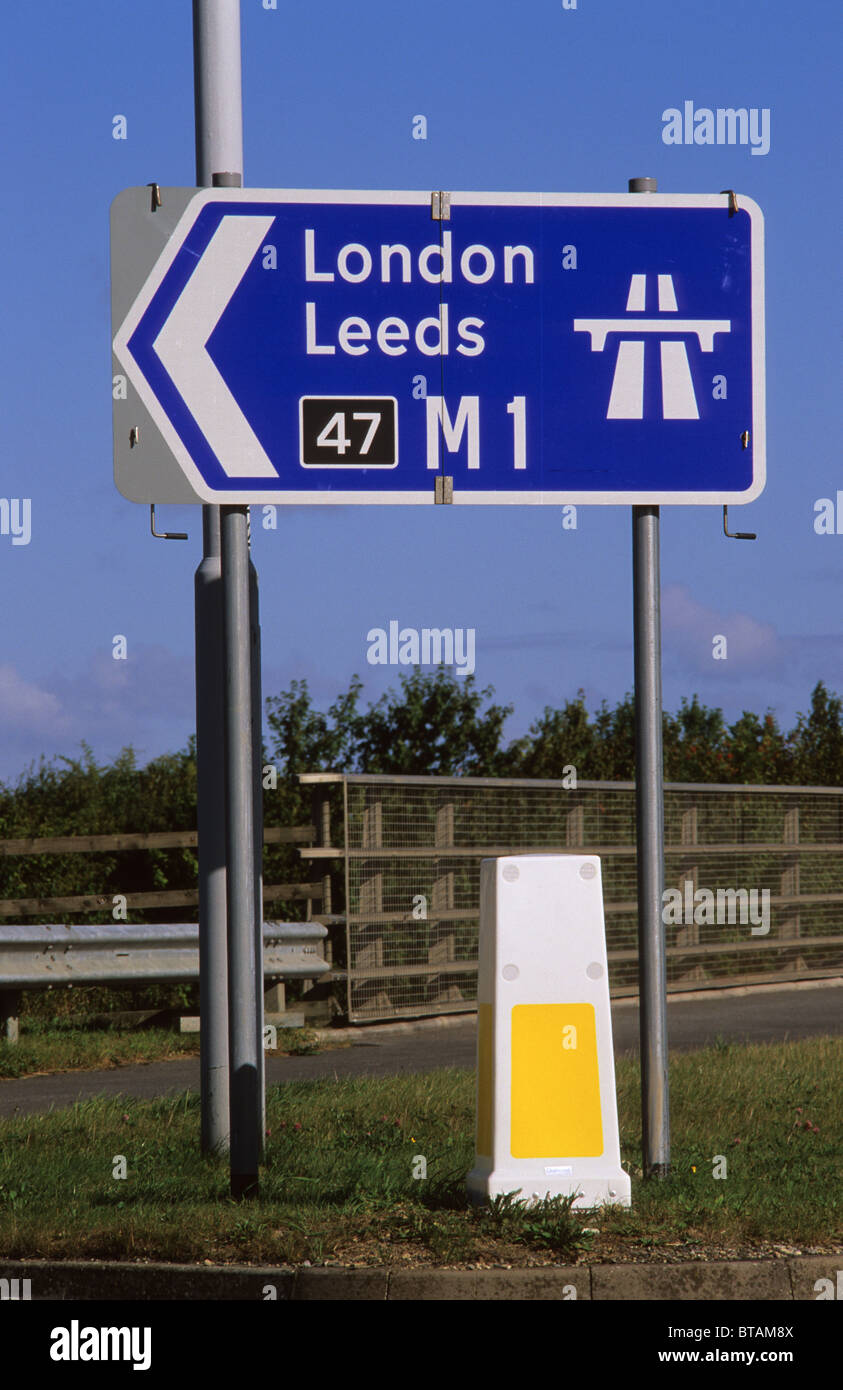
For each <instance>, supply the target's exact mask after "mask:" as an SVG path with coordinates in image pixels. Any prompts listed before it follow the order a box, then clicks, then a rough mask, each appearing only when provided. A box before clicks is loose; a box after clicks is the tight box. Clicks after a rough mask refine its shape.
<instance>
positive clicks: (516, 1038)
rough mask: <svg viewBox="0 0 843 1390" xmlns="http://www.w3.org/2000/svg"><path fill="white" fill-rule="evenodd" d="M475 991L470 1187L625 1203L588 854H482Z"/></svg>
mask: <svg viewBox="0 0 843 1390" xmlns="http://www.w3.org/2000/svg"><path fill="white" fill-rule="evenodd" d="M477 997H478V1030H477V1142H476V1154H475V1161H474V1167H473V1168H472V1170H471V1172H470V1173H469V1175H468V1191H469V1194H470V1196H471V1197H472V1198H474V1199H475V1200H479V1201H482V1200H484V1199H485V1198H487V1197H495V1196H498V1195H499V1194H500V1193H504V1192H514V1191H517V1192H518V1195H519V1198H520V1199H524V1200H527V1201H531V1200H534V1199H540V1198H542V1197H546V1196H550V1197H555V1196H557V1195H563V1194H564V1195H567V1194H570V1193H572V1192H578V1193H579V1194H580V1196H579V1197H578V1198H577V1200H576V1201H575V1203H574V1206H575V1207H594V1206H598V1205H600V1204H602V1203H605V1202H616V1203H619V1204H621V1205H623V1206H629V1205H630V1195H631V1194H630V1181H629V1175H628V1174H627V1173H625V1172H624V1170H623V1169H622V1167H621V1160H620V1141H619V1138H618V1109H617V1097H616V1094H615V1064H614V1057H613V1054H612V1018H611V1013H610V1009H609V973H608V966H607V962H606V932H605V927H604V923H603V890H602V885H601V881H600V860H599V858H598V857H597V856H596V855H579V854H523V855H517V856H511V857H507V858H503V859H484V860H483V864H482V866H481V877H480V972H479V980H478V995H477Z"/></svg>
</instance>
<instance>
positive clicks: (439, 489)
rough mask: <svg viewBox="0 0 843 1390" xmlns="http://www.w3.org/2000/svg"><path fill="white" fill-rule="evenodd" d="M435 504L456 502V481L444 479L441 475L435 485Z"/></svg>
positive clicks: (435, 480) (436, 479)
mask: <svg viewBox="0 0 843 1390" xmlns="http://www.w3.org/2000/svg"><path fill="white" fill-rule="evenodd" d="M433 500H434V502H453V500H454V480H453V478H443V477H442V475H441V473H440V475H439V477H438V478H435V479H434V483H433Z"/></svg>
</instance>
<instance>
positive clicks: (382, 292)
mask: <svg viewBox="0 0 843 1390" xmlns="http://www.w3.org/2000/svg"><path fill="white" fill-rule="evenodd" d="M434 207H438V199H434ZM112 295H113V322H114V367H113V396H114V441H115V478H116V481H117V485H118V487H119V488H120V490H121V491H122V492H123V493H124V495H125V496H127V497H129V498H131V499H132V500H134V501H138V502H184V501H191V500H192V501H202V502H218V503H226V502H228V503H250V502H251V503H261V502H263V503H266V502H278V503H285V502H286V503H299V504H301V503H320V502H321V503H331V504H333V505H337V504H342V503H372V502H375V503H391V504H401V503H424V504H432V503H433V501H434V499H435V495H436V493H435V489H434V483H435V482H436V480H437V479H440V480H441V478H442V477H443V476H444V477H448V478H451V479H452V480H453V500H454V502H455V503H457V504H472V503H486V504H496V503H497V504H500V503H515V504H523V503H528V504H541V503H551V504H560V503H563V502H594V503H608V504H618V503H637V504H646V503H651V504H663V503H693V504H697V503H700V504H709V505H710V504H720V503H726V504H729V503H736V502H747V501H751V500H752V499H753V498H755V497H757V496H758V495H759V493H760V492H761V491H762V489H763V486H764V468H765V464H764V454H765V448H764V302H763V218H762V215H761V212H760V209H759V208H758V207H757V206H756V204H755V203H753V202H752V200H751V199H748V198H745V197H743V196H742V195H738V197H737V212H735V204H734V201H733V198H732V197H730V196H729V195H725V194H724V195H715V194H706V195H690V194H682V195H676V196H672V195H665V194H648V195H646V196H642V195H634V194H633V195H630V194H624V195H621V194H526V193H511V194H483V193H452V194H451V196H450V210H449V213H448V215H447V216H445V217H438V216H435V215H432V207H431V195H430V193H410V192H406V193H364V192H334V191H297V190H265V189H204V190H199V191H197V190H186V189H162V190H161V206H160V208H157V209H153V208H151V207H150V199H149V193H148V190H146V189H127V190H126V191H125V192H124V193H122V194H120V195H119V196H118V198H117V199H115V202H114V204H113V205H112Z"/></svg>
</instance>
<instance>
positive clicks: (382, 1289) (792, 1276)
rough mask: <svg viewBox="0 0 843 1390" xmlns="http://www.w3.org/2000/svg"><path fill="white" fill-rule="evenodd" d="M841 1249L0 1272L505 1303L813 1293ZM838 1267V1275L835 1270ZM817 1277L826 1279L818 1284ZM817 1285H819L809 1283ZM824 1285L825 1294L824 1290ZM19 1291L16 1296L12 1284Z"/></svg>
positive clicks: (35, 1287)
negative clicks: (580, 1259) (547, 1261)
mask: <svg viewBox="0 0 843 1390" xmlns="http://www.w3.org/2000/svg"><path fill="white" fill-rule="evenodd" d="M841 1265H843V1254H837V1255H834V1254H831V1255H807V1256H799V1257H794V1258H790V1259H781V1260H731V1261H718V1262H713V1263H704V1262H702V1261H693V1262H686V1263H677V1264H654V1263H642V1264H626V1265H621V1264H618V1265H612V1264H592V1265H587V1264H583V1265H571V1266H568V1267H559V1266H546V1267H542V1268H531V1269H430V1268H418V1269H392V1268H382V1267H361V1268H358V1269H342V1268H337V1267H331V1266H327V1267H326V1266H320V1267H318V1268H312V1269H311V1268H308V1267H306V1266H302V1267H299V1268H295V1269H294V1268H291V1267H289V1266H285V1267H280V1268H279V1267H272V1266H254V1265H170V1264H157V1263H156V1264H153V1263H150V1264H126V1263H123V1262H118V1261H107V1262H102V1263H96V1262H93V1261H81V1260H73V1261H70V1260H68V1261H41V1260H8V1261H0V1279H8V1280H15V1279H16V1280H18V1281H20V1280H23V1279H28V1280H30V1283H31V1298H32V1300H33V1301H44V1302H47V1301H62V1300H64V1301H75V1300H92V1299H96V1300H103V1301H108V1302H131V1301H133V1300H138V1301H144V1302H146V1301H155V1300H171V1299H179V1300H183V1299H188V1300H191V1301H199V1302H204V1301H210V1300H218V1301H226V1302H227V1301H231V1300H238V1301H252V1302H255V1301H261V1300H263V1301H267V1300H278V1301H288V1300H291V1299H292V1300H308V1301H312V1300H319V1301H342V1302H345V1301H348V1300H358V1299H359V1300H367V1301H375V1302H384V1301H402V1302H406V1301H414V1302H415V1301H420V1300H439V1301H447V1302H452V1301H453V1300H455V1299H456V1300H460V1301H478V1300H484V1301H487V1300H505V1301H507V1302H536V1301H540V1300H541V1301H547V1300H550V1301H559V1302H564V1301H573V1300H592V1301H600V1302H618V1301H621V1300H623V1301H627V1300H636V1301H647V1302H661V1301H663V1300H671V1301H675V1300H684V1301H692V1302H712V1301H717V1300H724V1299H728V1300H736V1301H751V1302H787V1301H798V1302H805V1301H808V1302H810V1301H814V1300H816V1299H817V1298H819V1296H820V1293H821V1292H822V1291H823V1290H824V1291H825V1293H824V1296H825V1297H831V1298H833V1297H834V1294H835V1291H837V1290H838V1288H839V1287H840V1286H841V1285H843V1272H841ZM838 1275H839V1278H838ZM822 1281H826V1282H822ZM818 1286H819V1287H818ZM829 1288H831V1290H832V1292H831V1293H829V1292H828V1290H829ZM18 1297H21V1294H20V1292H19V1293H18Z"/></svg>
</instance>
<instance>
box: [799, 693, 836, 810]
mask: <svg viewBox="0 0 843 1390" xmlns="http://www.w3.org/2000/svg"><path fill="white" fill-rule="evenodd" d="M841 712H843V701H841V699H840V698H839V696H837V695H831V694H829V692H828V691H827V690H826V688H825V685H824V683H823V682H822V681H817V684H816V685H815V686H814V689H813V692H812V694H811V712H810V714H808V715H807V716H806V715H804V714H802V713H799V714H798V715H797V721H796V728H795V729H794V730H793V731H792V732H791V734H790V735H789V737H788V743H789V745H790V749H791V752H792V758H793V772H792V777H793V781H794V782H795V783H796V784H797V785H801V786H805V787H839V786H841V785H843V718H841Z"/></svg>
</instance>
